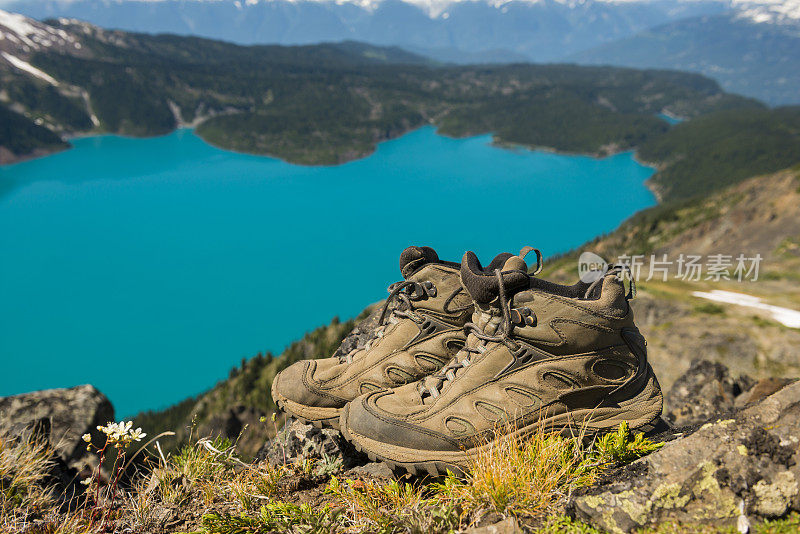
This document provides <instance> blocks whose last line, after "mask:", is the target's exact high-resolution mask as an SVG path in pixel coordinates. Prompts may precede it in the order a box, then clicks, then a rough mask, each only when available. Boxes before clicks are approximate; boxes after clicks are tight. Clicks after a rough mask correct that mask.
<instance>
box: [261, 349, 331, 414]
mask: <svg viewBox="0 0 800 534" xmlns="http://www.w3.org/2000/svg"><path fill="white" fill-rule="evenodd" d="M315 368H316V362H315V361H314V360H303V361H299V362H296V363H293V364H292V365H290V366H289V367H287V368H286V369H284V370H283V371H281V372H280V373H278V374H277V375H275V378H274V379H273V382H272V397H273V400H274V401H275V402H276V403H278V401H282V400H289V401H292V402H296V403H298V404H303V405H306V406H319V407H331V408H333V407H341V406H342V405H344V401H343V400H341V399H339V398H336V397H335V396H334V395H330V394H328V393H327V392H325V391H322V390H321V389H319V388H317V387H315V384H314V379H313V376H314V369H315Z"/></svg>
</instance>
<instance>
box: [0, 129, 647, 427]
mask: <svg viewBox="0 0 800 534" xmlns="http://www.w3.org/2000/svg"><path fill="white" fill-rule="evenodd" d="M74 145H75V147H74V148H73V149H71V150H68V151H66V152H62V153H59V154H55V155H52V156H48V157H45V158H42V159H38V160H33V161H28V162H24V163H20V164H16V165H11V166H4V167H0V258H2V260H1V261H0V355H1V356H2V367H3V370H2V373H0V396H3V395H10V394H15V393H22V392H26V391H30V390H35V389H42V388H51V387H67V386H73V385H76V384H84V383H91V384H94V385H95V386H97V387H98V388H99V389H100V390H101V391H103V392H104V393H105V394H106V395H108V396H109V398H110V399H111V400H112V402H113V403H114V406H115V407H116V410H117V415H118V416H125V415H131V414H133V413H135V412H137V411H139V410H142V409H151V408H159V407H164V406H167V405H169V404H171V403H173V402H176V401H179V400H182V399H183V398H185V397H187V396H189V395H194V394H197V393H200V392H202V391H203V390H205V389H207V388H209V387H211V386H212V385H213V384H214V383H215V382H216V381H217V380H220V379H222V378H225V377H226V376H227V374H228V371H229V370H230V368H231V367H232V366H234V365H237V364H238V363H239V362H240V361H241V359H242V358H245V357H250V356H253V355H255V354H256V353H258V352H259V351H267V350H269V351H272V352H273V353H276V354H277V353H280V351H281V350H282V349H283V348H284V347H285V346H286V345H287V344H288V343H289V342H291V341H292V340H295V339H297V338H299V337H300V336H302V335H303V333H304V332H306V331H308V330H311V329H313V328H315V327H317V326H320V325H323V324H327V323H328V322H330V320H331V318H332V317H333V316H337V315H338V316H339V317H342V318H348V317H352V316H354V315H356V314H357V313H358V312H360V311H361V310H362V309H363V308H364V307H365V306H366V305H367V304H369V303H370V302H374V301H377V300H378V299H380V298H382V297H383V296H384V295H385V287H386V286H387V285H389V284H390V283H392V282H393V281H395V280H396V279H397V278H398V277H399V271H398V268H397V258H398V255H399V254H400V252H401V251H402V250H403V248H405V247H406V246H407V245H410V244H419V245H430V246H433V247H434V248H435V249H436V250H437V251H438V252H439V254H440V256H441V257H442V258H443V259H450V260H453V261H458V260H460V258H461V256H462V254H463V253H464V251H465V250H468V249H469V250H474V251H475V252H476V253H477V254H478V256H479V257H480V258H481V260H482V261H484V262H488V261H490V260H491V258H492V257H493V256H494V255H495V254H496V253H498V252H502V251H510V252H517V251H518V250H519V249H520V248H521V247H522V246H523V245H528V244H530V245H533V246H536V247H538V248H540V249H541V250H542V251H543V252H544V253H545V255H550V254H553V253H556V252H561V251H566V250H568V249H570V248H573V247H576V246H578V245H580V244H582V243H584V242H585V241H587V240H589V239H591V238H592V237H594V236H597V235H599V234H602V233H605V232H608V231H611V230H613V229H614V228H615V227H616V226H617V225H618V224H619V223H620V222H622V221H623V220H624V219H625V218H627V217H628V216H630V215H631V214H632V213H634V212H636V211H637V210H639V209H641V208H644V207H647V206H650V205H653V204H654V203H655V199H654V197H653V195H652V194H651V193H650V192H649V190H647V189H646V188H645V186H644V184H643V182H644V181H645V180H646V179H647V178H648V177H649V176H651V174H652V173H653V170H652V169H651V168H649V167H644V166H642V165H640V164H638V163H637V162H636V161H635V160H634V159H633V156H632V155H631V154H619V155H616V156H612V157H608V158H605V159H594V158H590V157H582V156H565V155H557V154H552V153H547V152H538V151H529V150H523V149H519V150H507V149H501V148H497V147H495V146H492V145H491V136H488V135H487V136H479V137H473V138H468V139H450V138H446V137H442V136H439V135H437V134H436V132H435V130H434V129H433V128H422V129H420V130H416V131H414V132H411V133H409V134H407V135H405V136H403V137H401V138H399V139H395V140H392V141H388V142H385V143H382V144H381V145H380V146H379V147H378V150H377V151H376V152H375V153H374V154H372V155H371V156H369V157H367V158H365V159H362V160H359V161H354V162H351V163H347V164H344V165H339V166H333V167H303V166H297V165H291V164H288V163H285V162H282V161H279V160H276V159H273V158H267V157H259V156H250V155H242V154H236V153H232V152H227V151H223V150H220V149H217V148H214V147H211V146H209V145H208V144H206V143H205V142H204V141H202V140H201V139H200V138H199V137H197V136H196V135H194V134H193V133H192V132H191V131H189V130H179V131H177V132H175V133H173V134H170V135H168V136H165V137H158V138H151V139H128V138H122V137H116V136H101V137H91V138H83V139H77V140H75V141H74ZM576 276H577V266H576ZM265 394H267V392H265Z"/></svg>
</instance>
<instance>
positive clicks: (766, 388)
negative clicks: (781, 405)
mask: <svg viewBox="0 0 800 534" xmlns="http://www.w3.org/2000/svg"><path fill="white" fill-rule="evenodd" d="M795 380H796V379H793V378H762V379H761V380H759V381H758V382H756V384H755V385H754V386H753V387H752V388H750V389H749V390H748V391H747V392H746V395H745V394H742V395H740V396H739V397H738V398H737V399H736V406H737V407H743V406H747V405H748V404H753V403H755V402H759V401H761V400H763V399H766V398H767V397H769V396H770V395H772V394H773V393H776V392H778V391H780V390H781V389H783V388H785V387H786V386H788V385H789V384H791V383H792V382H794V381H795Z"/></svg>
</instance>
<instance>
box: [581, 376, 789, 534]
mask: <svg viewBox="0 0 800 534" xmlns="http://www.w3.org/2000/svg"><path fill="white" fill-rule="evenodd" d="M799 444H800V382H795V383H793V384H791V385H789V386H786V387H785V388H783V389H781V390H780V391H778V392H777V393H774V394H772V395H770V396H769V397H767V398H766V399H764V400H762V401H760V402H758V403H756V404H753V405H751V406H749V407H747V408H746V409H744V410H740V411H738V412H735V413H733V414H732V415H731V416H730V417H729V418H726V419H720V420H715V421H714V422H710V423H706V424H705V425H703V426H702V427H700V428H699V429H698V430H697V431H696V432H694V433H692V434H691V435H689V436H687V437H684V438H682V439H676V440H674V441H672V442H669V443H667V444H666V445H664V447H663V448H662V449H661V450H659V451H657V452H655V453H653V454H651V455H649V456H646V457H644V458H642V459H640V460H637V461H636V462H633V463H632V464H630V465H628V466H625V467H623V468H621V469H620V470H618V471H616V472H614V473H611V474H609V476H607V477H606V480H604V481H603V482H602V483H601V484H599V485H597V486H595V487H593V488H590V489H588V490H585V491H584V493H583V494H581V495H578V496H577V497H574V498H573V499H572V500H571V502H570V507H571V509H572V510H573V511H574V513H575V515H576V516H577V517H578V518H579V519H582V520H584V521H587V522H589V523H591V524H593V525H595V526H597V527H599V528H601V529H604V530H609V531H612V532H631V531H634V530H636V529H639V528H641V527H646V526H654V525H657V524H659V523H662V522H664V521H675V522H680V523H689V524H697V523H705V524H714V525H718V526H731V527H734V528H735V527H736V526H737V524H745V523H749V524H754V523H755V522H756V521H761V520H764V519H771V518H776V517H780V516H782V515H784V514H786V513H788V512H790V511H793V510H794V511H798V510H800V465H799V464H798V461H800V447H799V446H798V445H799Z"/></svg>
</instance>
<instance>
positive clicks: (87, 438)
mask: <svg viewBox="0 0 800 534" xmlns="http://www.w3.org/2000/svg"><path fill="white" fill-rule="evenodd" d="M81 439H82V440H83V441H85V442H86V443H91V442H92V435H91V434H84V435H83V436H81Z"/></svg>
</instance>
